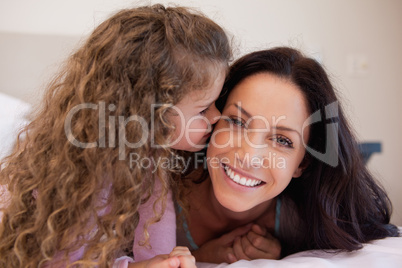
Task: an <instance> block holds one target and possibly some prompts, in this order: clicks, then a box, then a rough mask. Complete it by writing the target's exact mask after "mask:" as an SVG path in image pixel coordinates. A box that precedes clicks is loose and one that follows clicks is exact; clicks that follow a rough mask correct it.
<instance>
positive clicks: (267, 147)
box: [207, 73, 309, 212]
mask: <svg viewBox="0 0 402 268" xmlns="http://www.w3.org/2000/svg"><path fill="white" fill-rule="evenodd" d="M308 117H309V114H308V109H307V105H306V101H305V98H304V96H303V94H302V93H301V91H300V90H299V88H298V87H297V86H295V85H294V84H292V83H291V82H289V81H286V80H284V79H281V78H279V77H277V76H275V75H272V74H269V73H262V74H256V75H253V76H250V77H248V78H246V79H245V80H243V81H242V82H240V83H239V84H238V85H237V86H236V87H235V88H234V89H233V91H232V92H231V93H230V95H229V97H228V100H227V102H226V105H225V107H224V110H223V112H222V117H221V119H220V120H219V122H218V123H217V124H216V127H215V129H214V133H213V135H212V138H211V141H210V143H209V148H208V151H207V161H208V170H209V174H210V176H211V181H212V185H213V190H214V193H215V196H216V198H217V200H218V201H219V203H220V204H221V205H222V206H224V207H226V208H227V209H229V210H231V211H234V212H244V211H248V210H250V209H252V208H253V207H256V206H257V205H260V204H262V203H265V202H267V201H269V200H271V199H272V198H274V197H276V196H277V195H278V194H280V193H281V192H282V191H283V190H284V189H285V188H286V186H287V185H288V184H289V183H290V181H291V179H292V177H293V178H295V177H299V176H300V175H301V174H302V166H301V163H302V160H303V158H304V154H305V147H304V145H303V140H304V143H307V140H308V136H309V129H308V128H307V127H306V128H303V124H304V123H305V122H306V120H307V119H308Z"/></svg>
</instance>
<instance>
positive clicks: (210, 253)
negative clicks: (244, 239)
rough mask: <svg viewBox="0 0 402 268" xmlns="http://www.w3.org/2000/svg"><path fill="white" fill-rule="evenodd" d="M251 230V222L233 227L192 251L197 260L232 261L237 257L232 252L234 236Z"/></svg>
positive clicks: (239, 235) (212, 261) (236, 236)
mask: <svg viewBox="0 0 402 268" xmlns="http://www.w3.org/2000/svg"><path fill="white" fill-rule="evenodd" d="M250 230H251V224H248V225H245V226H242V227H239V228H237V229H234V230H233V231H231V232H230V233H227V234H224V235H222V236H221V237H219V238H217V239H213V240H210V241H208V242H206V243H205V244H203V245H202V246H201V247H200V248H199V249H197V250H195V251H193V255H194V256H195V258H196V259H197V261H198V262H209V263H223V262H226V263H233V262H235V261H237V260H238V259H237V258H236V257H235V255H234V252H233V243H234V241H235V239H236V238H238V237H241V236H242V235H246V234H247V232H249V231H250Z"/></svg>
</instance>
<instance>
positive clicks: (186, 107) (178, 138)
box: [169, 68, 226, 152]
mask: <svg viewBox="0 0 402 268" xmlns="http://www.w3.org/2000/svg"><path fill="white" fill-rule="evenodd" d="M225 75H226V72H225V69H224V68H220V69H219V72H218V75H217V77H216V79H215V81H214V82H213V83H212V85H211V86H209V87H208V88H206V89H204V90H193V91H191V92H190V93H189V94H187V95H186V96H184V98H183V99H182V100H181V101H180V102H179V103H178V104H177V105H175V106H174V107H173V112H172V115H171V116H170V118H169V119H170V120H171V122H172V123H173V124H174V126H175V132H174V135H173V140H172V141H171V147H172V148H173V149H177V150H184V151H190V152H196V151H199V150H201V149H203V148H204V147H205V144H206V141H207V139H208V138H209V137H210V136H211V132H212V125H213V124H215V123H216V122H217V121H218V120H219V118H220V116H221V114H220V112H219V111H218V109H216V106H215V101H216V99H217V98H218V97H219V94H220V92H221V90H222V86H223V82H224V80H225Z"/></svg>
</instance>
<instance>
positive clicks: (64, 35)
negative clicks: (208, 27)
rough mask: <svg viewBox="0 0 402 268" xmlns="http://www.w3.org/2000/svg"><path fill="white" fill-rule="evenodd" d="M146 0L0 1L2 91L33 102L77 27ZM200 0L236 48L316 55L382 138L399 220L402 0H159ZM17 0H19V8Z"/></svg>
mask: <svg viewBox="0 0 402 268" xmlns="http://www.w3.org/2000/svg"><path fill="white" fill-rule="evenodd" d="M149 2H150V1H136V2H133V1H123V0H109V1H96V0H86V1H80V0H70V1H53V0H37V1H30V0H15V1H11V0H7V1H2V2H1V3H0V59H1V61H0V91H1V92H5V93H8V94H11V95H14V96H17V97H19V98H21V99H24V100H26V101H28V102H31V103H35V102H36V101H37V100H38V98H39V96H40V94H39V93H38V92H40V90H41V88H42V85H43V83H44V82H45V81H46V80H47V79H48V77H49V76H50V74H51V73H53V72H54V71H55V69H56V67H57V64H58V63H59V62H60V61H61V60H62V59H63V58H64V57H65V56H66V55H68V54H69V53H70V51H71V49H72V48H74V47H76V46H77V42H79V40H80V39H81V37H82V36H83V35H85V34H87V33H89V32H90V31H91V30H92V29H93V27H94V26H95V25H97V24H98V23H99V22H100V21H102V20H103V19H104V18H105V17H106V16H108V15H109V14H110V13H111V12H113V11H115V10H116V9H118V8H123V7H129V6H132V5H135V4H138V3H149ZM152 2H153V3H156V2H157V1H152ZM159 2H163V3H177V4H182V5H187V6H194V7H198V8H200V9H201V10H202V11H203V12H204V13H206V14H207V15H209V16H210V17H211V18H213V19H215V20H216V21H217V22H218V23H220V24H221V25H223V26H224V28H226V29H227V30H228V31H229V32H230V33H231V34H232V35H233V37H234V41H235V46H236V48H237V52H238V53H237V56H238V55H241V54H244V53H246V52H249V51H252V50H255V49H261V48H265V47H269V46H274V45H292V46H295V47H297V48H300V49H302V50H304V51H305V52H306V53H308V54H310V55H312V56H314V57H316V58H317V59H319V60H320V61H321V62H322V63H323V64H324V65H325V67H326V69H327V70H328V72H329V73H330V74H331V78H332V80H333V82H334V83H335V85H336V87H337V88H338V89H339V90H340V93H341V95H342V98H343V99H344V105H345V108H346V110H347V111H348V114H349V116H350V118H351V119H352V122H353V125H354V127H355V128H356V130H357V133H358V136H359V138H360V139H361V140H362V141H381V142H382V146H383V152H382V153H381V154H376V155H374V156H373V157H372V159H371V160H370V162H369V168H370V170H371V171H372V172H373V173H375V174H376V175H378V177H379V179H380V180H381V181H382V183H383V184H384V186H385V188H386V189H387V191H388V192H389V195H390V197H391V200H392V202H393V204H394V215H393V218H392V221H393V222H394V223H396V224H398V225H401V226H402V180H401V179H400V176H401V175H400V174H401V173H402V168H401V166H400V163H399V157H400V152H402V141H401V137H402V120H401V118H400V116H401V115H402V105H401V104H400V103H399V102H400V101H401V100H402V52H401V49H402V34H401V33H402V31H401V29H400V28H401V26H402V16H401V11H402V1H400V0H381V1H380V0H337V1H330V0H277V1H273V0H248V1H244V0H219V1H216V0H203V1H201V0H200V1H184V0H182V1H179V0H176V1H159ZM21 6H24V8H21Z"/></svg>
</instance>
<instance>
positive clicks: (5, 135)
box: [0, 92, 31, 159]
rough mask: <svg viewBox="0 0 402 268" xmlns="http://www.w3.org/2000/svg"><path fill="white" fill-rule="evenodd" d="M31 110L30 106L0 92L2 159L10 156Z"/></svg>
mask: <svg viewBox="0 0 402 268" xmlns="http://www.w3.org/2000/svg"><path fill="white" fill-rule="evenodd" d="M30 110H31V105H30V104H28V103H26V102H23V101H22V100H19V99H17V98H14V97H11V96H9V95H6V94H4V93H1V92H0V159H2V158H3V157H5V156H7V155H8V154H10V152H11V149H12V147H13V145H14V143H15V141H16V138H17V135H18V132H19V131H20V130H21V129H22V127H23V126H24V125H26V124H27V123H28V120H27V118H26V115H27V114H28V113H29V112H30Z"/></svg>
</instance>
